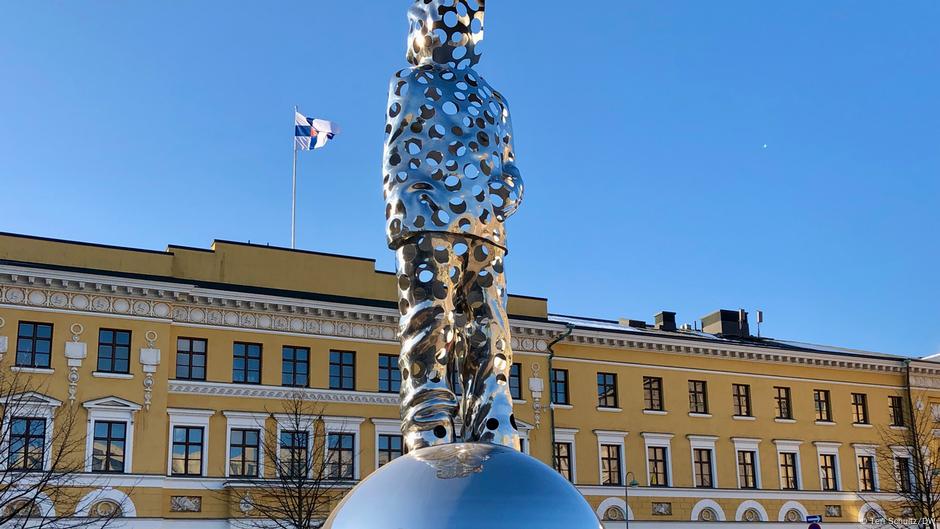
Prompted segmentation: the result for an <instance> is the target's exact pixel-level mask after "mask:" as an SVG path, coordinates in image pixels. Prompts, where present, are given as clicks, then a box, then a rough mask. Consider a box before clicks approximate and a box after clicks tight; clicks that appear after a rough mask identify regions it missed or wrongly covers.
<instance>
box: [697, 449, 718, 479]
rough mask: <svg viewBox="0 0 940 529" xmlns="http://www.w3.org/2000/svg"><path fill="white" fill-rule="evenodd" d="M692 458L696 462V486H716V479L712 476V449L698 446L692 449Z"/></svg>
mask: <svg viewBox="0 0 940 529" xmlns="http://www.w3.org/2000/svg"><path fill="white" fill-rule="evenodd" d="M692 460H693V463H694V468H693V471H694V472H695V486H696V487H698V488H705V489H710V488H712V487H714V486H715V480H714V479H713V476H712V451H711V450H710V449H708V448H696V449H694V450H692Z"/></svg>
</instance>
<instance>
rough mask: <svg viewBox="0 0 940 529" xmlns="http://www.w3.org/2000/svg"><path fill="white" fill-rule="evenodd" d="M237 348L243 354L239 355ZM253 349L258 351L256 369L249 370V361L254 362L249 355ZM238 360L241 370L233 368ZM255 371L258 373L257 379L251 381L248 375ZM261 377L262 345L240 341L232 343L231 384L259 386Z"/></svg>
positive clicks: (262, 370)
mask: <svg viewBox="0 0 940 529" xmlns="http://www.w3.org/2000/svg"><path fill="white" fill-rule="evenodd" d="M239 346H241V347H242V350H243V354H239V353H238V352H237V348H238V347H239ZM253 347H256V348H257V350H258V357H257V360H258V369H251V368H250V367H249V365H250V363H251V361H252V360H255V358H254V357H252V356H251V355H250V353H249V352H250V351H251V348H253ZM239 358H240V359H241V360H242V362H243V366H242V368H241V369H239V368H238V367H236V366H235V362H236V361H237V360H238V359H239ZM255 371H257V373H258V379H257V380H251V379H250V376H249V375H250V374H251V373H252V372H255ZM239 372H241V375H242V380H238V376H237V375H238V374H239ZM263 375H264V345H263V344H260V343H254V342H241V341H234V342H232V383H233V384H248V385H252V386H259V385H261V378H262V376H263Z"/></svg>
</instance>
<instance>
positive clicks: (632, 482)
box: [623, 471, 640, 529]
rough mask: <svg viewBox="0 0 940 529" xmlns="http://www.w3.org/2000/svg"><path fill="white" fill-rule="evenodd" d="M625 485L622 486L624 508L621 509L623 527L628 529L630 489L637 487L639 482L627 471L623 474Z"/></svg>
mask: <svg viewBox="0 0 940 529" xmlns="http://www.w3.org/2000/svg"><path fill="white" fill-rule="evenodd" d="M623 477H624V478H626V479H625V480H624V481H625V483H626V485H625V486H624V487H623V492H624V500H625V501H624V503H625V504H626V505H625V508H624V510H623V522H624V527H625V529H630V489H631V488H633V487H638V486H639V485H640V482H639V481H637V480H636V476H634V475H633V472H629V471H628V472H627V473H626V474H625V475H624V476H623Z"/></svg>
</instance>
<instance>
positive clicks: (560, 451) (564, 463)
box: [552, 443, 571, 481]
mask: <svg viewBox="0 0 940 529" xmlns="http://www.w3.org/2000/svg"><path fill="white" fill-rule="evenodd" d="M552 462H553V464H554V465H553V466H554V467H555V470H556V471H558V473H559V474H561V475H562V477H563V478H565V479H567V480H568V481H571V443H555V457H554V459H553V461H552Z"/></svg>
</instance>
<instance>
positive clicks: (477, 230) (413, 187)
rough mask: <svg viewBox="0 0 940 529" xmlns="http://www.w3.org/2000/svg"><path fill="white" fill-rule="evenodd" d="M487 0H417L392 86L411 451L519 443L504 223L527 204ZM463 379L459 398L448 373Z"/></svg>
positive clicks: (405, 410)
mask: <svg viewBox="0 0 940 529" xmlns="http://www.w3.org/2000/svg"><path fill="white" fill-rule="evenodd" d="M484 10H485V1H484V0H416V1H415V2H414V5H413V6H412V8H411V9H410V11H409V20H410V23H411V29H410V32H409V36H408V54H407V58H408V61H409V62H410V63H411V64H412V66H411V67H409V68H406V69H404V70H401V71H400V72H398V73H397V74H396V75H395V76H394V77H393V78H392V82H391V86H390V89H389V103H388V122H387V125H386V129H385V131H386V134H387V139H386V144H385V160H384V173H385V174H384V178H385V180H384V191H385V200H386V209H385V215H386V229H387V234H388V244H389V247H390V248H392V249H394V250H395V251H396V253H397V260H398V288H399V308H400V311H401V323H400V327H401V342H402V350H401V357H400V362H399V365H400V368H401V373H402V389H401V397H402V404H401V405H402V432H403V434H404V437H405V443H406V444H407V446H408V447H409V449H416V448H422V447H426V446H433V445H439V444H444V443H450V442H454V441H455V438H454V419H455V417H456V416H457V415H458V413H459V415H460V417H461V418H462V420H463V424H464V429H463V440H465V441H483V442H491V443H497V444H502V445H506V446H511V447H518V445H519V435H518V432H517V430H516V424H515V418H514V417H513V415H512V396H511V393H510V389H509V372H510V369H511V367H512V349H511V347H510V331H509V320H508V318H507V315H506V301H507V294H506V280H505V277H504V274H503V260H504V258H505V255H506V236H505V231H504V227H503V223H504V221H505V220H506V218H508V217H509V216H510V215H512V214H513V213H514V212H515V211H516V208H517V207H518V206H519V203H520V201H521V200H522V191H523V185H522V178H521V177H520V175H519V171H518V170H517V169H516V165H515V157H514V153H513V138H512V126H511V123H510V119H509V109H508V107H507V105H506V101H505V100H504V99H503V97H502V96H501V95H500V94H499V93H498V92H496V91H495V90H493V89H492V88H491V87H490V86H489V84H487V83H486V81H484V80H483V78H482V77H480V75H479V74H477V73H476V72H475V71H474V70H473V66H474V65H475V64H476V63H477V62H478V61H479V59H480V51H479V47H478V45H479V43H480V41H481V40H482V39H483V15H484ZM453 370H456V373H457V377H456V378H458V379H459V381H460V383H461V384H460V385H462V387H463V395H462V396H463V400H462V402H461V404H460V409H459V410H458V399H457V397H456V395H455V391H454V387H452V380H451V377H450V376H448V375H449V373H450V372H451V371H453Z"/></svg>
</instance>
